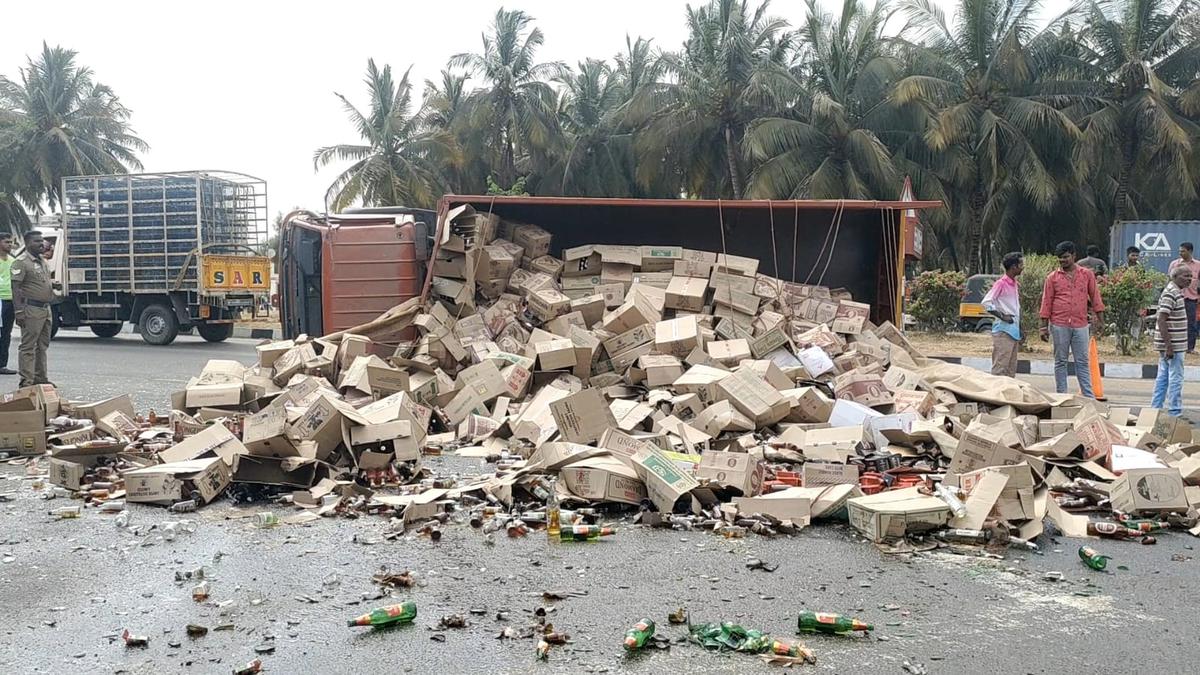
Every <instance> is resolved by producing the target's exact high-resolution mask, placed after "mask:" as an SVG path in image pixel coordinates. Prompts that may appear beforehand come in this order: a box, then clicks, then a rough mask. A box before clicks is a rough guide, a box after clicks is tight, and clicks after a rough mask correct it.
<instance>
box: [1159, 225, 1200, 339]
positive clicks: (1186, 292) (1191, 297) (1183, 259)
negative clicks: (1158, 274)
mask: <svg viewBox="0 0 1200 675" xmlns="http://www.w3.org/2000/svg"><path fill="white" fill-rule="evenodd" d="M1195 250H1196V247H1195V246H1192V242H1190V241H1185V242H1183V243H1182V244H1180V245H1179V258H1178V259H1177V260H1174V261H1172V262H1171V266H1170V267H1168V268H1167V274H1172V273H1173V272H1174V271H1175V268H1176V267H1179V266H1181V265H1182V266H1184V267H1186V268H1188V269H1189V270H1191V271H1192V282H1191V283H1190V284H1188V285H1187V286H1184V287H1183V300H1184V302H1185V303H1186V305H1187V309H1186V310H1185V312H1186V313H1187V324H1188V338H1187V353H1189V354H1194V353H1195V352H1196V330H1197V325H1196V304H1197V301H1200V293H1197V292H1196V281H1197V280H1198V279H1200V260H1196V259H1195V258H1194V257H1193V256H1192V253H1193V252H1194V251H1195Z"/></svg>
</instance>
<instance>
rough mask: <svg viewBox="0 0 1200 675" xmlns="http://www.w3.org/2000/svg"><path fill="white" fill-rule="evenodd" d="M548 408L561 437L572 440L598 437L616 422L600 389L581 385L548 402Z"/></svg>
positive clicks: (590, 439) (583, 440) (577, 441)
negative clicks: (573, 391)
mask: <svg viewBox="0 0 1200 675" xmlns="http://www.w3.org/2000/svg"><path fill="white" fill-rule="evenodd" d="M550 412H551V414H552V415H553V416H554V422H555V424H557V425H558V430H559V432H560V433H561V434H562V437H563V439H565V440H567V441H569V442H571V443H591V442H593V441H598V440H600V437H601V436H603V435H604V432H605V430H607V429H610V428H612V427H615V426H616V425H617V421H616V419H615V418H614V417H613V414H612V412H611V411H610V410H609V408H608V405H607V404H606V403H605V402H604V396H603V395H602V394H601V393H600V390H599V389H595V388H588V389H583V390H581V391H579V392H577V393H575V394H571V395H570V396H567V397H565V398H561V399H559V400H557V401H555V402H553V403H551V404H550Z"/></svg>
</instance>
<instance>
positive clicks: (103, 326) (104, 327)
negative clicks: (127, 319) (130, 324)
mask: <svg viewBox="0 0 1200 675" xmlns="http://www.w3.org/2000/svg"><path fill="white" fill-rule="evenodd" d="M89 328H91V329H92V333H93V334H94V335H95V336H96V337H102V338H110V337H116V336H117V335H119V334H120V333H121V324H119V323H94V324H92V325H91V326H89Z"/></svg>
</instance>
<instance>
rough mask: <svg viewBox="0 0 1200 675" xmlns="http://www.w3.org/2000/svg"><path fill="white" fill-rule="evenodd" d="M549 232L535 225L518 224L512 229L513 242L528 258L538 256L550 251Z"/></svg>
mask: <svg viewBox="0 0 1200 675" xmlns="http://www.w3.org/2000/svg"><path fill="white" fill-rule="evenodd" d="M551 239H552V237H551V236H550V233H549V232H547V231H545V230H543V229H542V228H540V227H538V226H537V225H518V226H517V227H516V229H514V230H513V243H514V244H516V245H518V246H520V247H521V248H522V249H523V250H524V251H525V256H526V257H528V258H540V257H541V256H544V255H547V254H549V253H550V240H551Z"/></svg>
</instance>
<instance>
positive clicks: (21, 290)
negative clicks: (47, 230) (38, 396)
mask: <svg viewBox="0 0 1200 675" xmlns="http://www.w3.org/2000/svg"><path fill="white" fill-rule="evenodd" d="M45 247H46V246H45V240H44V239H43V238H42V233H41V232H36V231H32V230H31V231H29V232H26V233H25V251H24V252H23V253H21V255H19V256H17V259H16V260H15V261H13V264H12V291H13V309H14V310H15V311H14V315H15V318H16V322H17V325H18V326H20V327H21V347H20V359H19V366H18V370H19V372H20V373H21V386H22V387H28V386H31V385H35V384H50V379H49V376H48V375H47V374H46V351H47V350H48V349H49V348H50V331H51V328H52V327H53V318H52V317H51V308H50V304H51V302H52V301H53V300H54V285H53V283H52V282H51V280H50V267H49V266H48V265H46V260H45V258H43V257H42V252H43V251H44V250H45Z"/></svg>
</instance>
